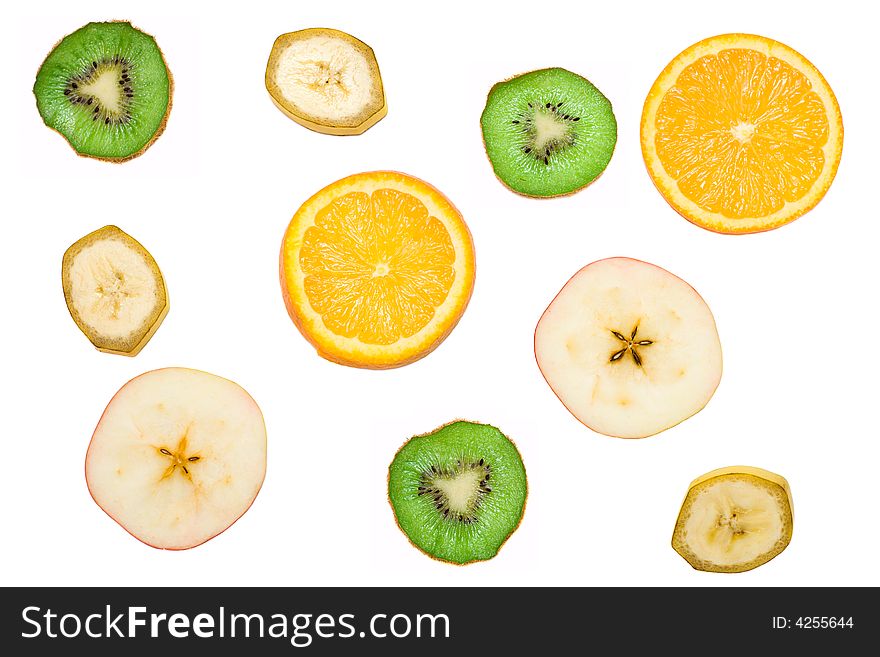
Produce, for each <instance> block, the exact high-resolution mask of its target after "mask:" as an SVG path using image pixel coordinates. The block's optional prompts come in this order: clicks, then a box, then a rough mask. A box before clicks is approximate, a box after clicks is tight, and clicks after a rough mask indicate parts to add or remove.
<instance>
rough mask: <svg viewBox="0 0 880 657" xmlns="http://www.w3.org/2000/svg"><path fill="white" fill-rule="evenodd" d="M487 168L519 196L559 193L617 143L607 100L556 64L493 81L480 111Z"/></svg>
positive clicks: (585, 179) (590, 174) (581, 180)
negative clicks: (552, 66) (500, 80)
mask: <svg viewBox="0 0 880 657" xmlns="http://www.w3.org/2000/svg"><path fill="white" fill-rule="evenodd" d="M480 123H481V125H482V128H483V142H484V143H485V146H486V154H487V155H488V156H489V161H490V162H491V163H492V168H493V169H494V170H495V175H496V176H498V178H499V179H500V180H501V182H503V183H504V184H505V185H507V186H508V187H509V188H510V189H512V190H513V191H515V192H518V193H519V194H524V195H526V196H540V197H546V196H561V195H563V194H570V193H572V192H576V191H578V190H579V189H581V188H583V187H586V186H587V185H589V184H590V183H591V182H593V181H594V180H595V179H596V178H598V177H599V174H601V173H602V172H603V171H604V170H605V167H607V166H608V162H609V161H610V160H611V154H612V153H613V152H614V145H615V144H616V143H617V120H616V119H615V118H614V112H613V111H612V110H611V102H610V101H609V100H608V99H607V98H606V97H605V96H603V95H602V92H601V91H599V90H598V89H597V88H596V87H595V86H593V84H592V83H591V82H590V81H589V80H586V79H584V78H582V77H581V76H579V75H576V74H574V73H572V72H570V71H566V70H565V69H564V68H547V69H542V70H540V71H532V72H531V73H525V74H523V75H519V76H517V77H515V78H512V79H510V80H506V81H504V82H499V83H498V84H496V85H495V86H494V87H492V89H491V91H489V98H488V99H487V100H486V108H485V109H484V110H483V115H482V117H480Z"/></svg>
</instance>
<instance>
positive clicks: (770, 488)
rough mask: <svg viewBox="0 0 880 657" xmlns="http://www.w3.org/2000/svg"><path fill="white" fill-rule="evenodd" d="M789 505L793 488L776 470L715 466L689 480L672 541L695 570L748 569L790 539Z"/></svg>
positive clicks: (790, 507)
mask: <svg viewBox="0 0 880 657" xmlns="http://www.w3.org/2000/svg"><path fill="white" fill-rule="evenodd" d="M792 509H793V505H792V500H791V489H790V488H789V486H788V482H787V481H786V480H785V479H784V478H783V477H781V476H779V475H778V474H774V473H772V472H768V471H767V470H762V469H761V468H754V467H750V466H742V465H740V466H732V467H728V468H721V469H719V470H713V471H712V472H708V473H706V474H704V475H703V476H702V477H699V478H698V479H696V480H694V481H693V482H692V483H691V485H690V488H689V489H688V493H687V496H686V497H685V500H684V503H683V504H682V506H681V511H680V512H679V514H678V520H677V521H676V523H675V531H674V532H673V534H672V547H673V549H675V551H676V552H678V553H679V554H680V555H681V556H682V557H683V558H684V559H685V560H686V561H687V562H688V563H689V564H690V565H691V566H693V567H694V568H695V569H696V570H703V571H707V572H713V573H741V572H745V571H747V570H752V569H753V568H757V567H758V566H761V565H763V564H765V563H767V562H768V561H770V560H771V559H772V558H773V557H775V556H777V555H778V554H779V553H780V552H782V551H783V550H784V549H785V548H786V547H787V546H788V544H789V542H791V536H792V530H793V527H794V514H793V511H792Z"/></svg>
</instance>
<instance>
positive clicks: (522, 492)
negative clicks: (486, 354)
mask: <svg viewBox="0 0 880 657" xmlns="http://www.w3.org/2000/svg"><path fill="white" fill-rule="evenodd" d="M526 495H527V482H526V472H525V468H524V467H523V462H522V458H521V457H520V454H519V451H517V449H516V446H515V445H514V444H513V443H512V442H511V441H510V440H509V439H508V438H507V437H506V436H505V435H504V434H502V433H501V432H500V431H499V430H498V429H496V428H495V427H492V426H489V425H485V424H475V423H472V422H464V421H457V422H452V423H451V424H447V425H445V426H443V427H440V428H439V429H437V430H436V431H433V432H431V433H429V434H425V435H422V436H416V437H415V438H412V439H410V440H409V441H408V442H407V443H406V444H405V445H404V446H403V447H401V448H400V450H399V451H398V452H397V455H396V456H395V457H394V461H393V462H392V463H391V467H390V468H389V475H388V498H389V500H390V502H391V507H392V509H393V510H394V514H395V516H396V518H397V524H398V525H399V526H400V528H401V529H402V530H403V532H404V533H405V534H406V535H407V537H408V538H409V539H410V541H411V542H412V543H413V545H415V546H416V547H417V548H419V549H420V550H422V551H423V552H425V553H426V554H427V555H428V556H431V557H433V558H435V559H439V560H441V561H448V562H451V563H456V564H465V563H470V562H473V561H484V560H486V559H491V558H492V557H494V556H495V555H496V554H497V553H498V550H499V549H500V548H501V546H502V545H503V544H504V542H505V541H506V540H507V539H508V537H509V536H510V535H511V534H512V533H513V532H514V530H515V529H516V528H517V527H518V526H519V523H520V520H521V519H522V516H523V512H524V510H525V503H526Z"/></svg>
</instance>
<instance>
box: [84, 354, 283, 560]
mask: <svg viewBox="0 0 880 657" xmlns="http://www.w3.org/2000/svg"><path fill="white" fill-rule="evenodd" d="M176 367H181V368H182V369H188V370H191V369H193V368H192V367H183V366H182V365H180V366H177V365H174V366H170V367H160V368H159V369H158V370H150V371H148V372H143V373H141V374H138V375H137V376H136V377H134V378H133V379H130V380H129V381H128V382H127V383H125V384H124V385H123V386H121V387H120V388H119V390H117V391H116V393H115V394H114V395H113V397H112V398H111V399H110V401H109V402H108V403H107V406H106V408H104V412H103V413H101V419H99V420H98V424H96V425H95V430H94V431H93V432H92V437H91V439H89V447H88V449H87V450H86V459H85V463H84V465H83V475H85V480H86V488H87V489H88V491H89V496H90V497H91V498H92V501H93V502H94V503H95V505H96V506H97V507H98V508H99V509H101V511H103V512H104V513H106V514H107V516H109V517H110V518H111V519H112V520H113V522H115V523H116V524H117V525H119V526H120V527H122V528H123V529H124V530H125V532H126V533H127V534H128V535H129V536H132V537H134V538H135V539H137V540H138V541H139V542H141V543H143V544H144V545H146V546H149V547H151V548H153V549H155V550H166V551H167V552H183V551H184V550H192V549H193V548H197V547H199V546H200V545H204V544H205V543H207V542H208V541H210V540H212V539H215V538H217V537H218V536H220V534H222V533H223V532H225V531H226V530H227V529H229V528H230V527H232V525H234V524H235V523H237V522H238V521H239V520H241V518H242V516H244V514H245V513H247V512H248V511H250V508H251V507H252V506H253V505H254V502H256V501H257V497H258V496H259V494H260V491H261V490H262V489H263V483H264V482H265V481H266V474H265V472H266V468H268V451H269V450H268V449H267V450H266V467H264V468H263V479H262V480H261V481H260V487H259V488H257V493H256V495H254V499H252V500H251V503H250V504H248V505H247V508H246V509H245V510H244V511H242V512H241V514H240V515H239V516H238V517H237V518H236V519H235V520H233V521H232V522H231V523H229V525H227V526H226V527H225V528H224V529H222V530H221V531H219V532H217V533H216V534H214V535H213V536H209V537H208V538H206V539H205V540H204V541H202V542H201V543H196V544H195V545H190V546H188V547H173V548H161V547H157V546H155V545H151V544H150V543H147V542H146V541H144V540H141V539H140V538H138V537H137V536H135V535H134V534H132V533H131V532H130V531H128V529H127V528H126V527H125V525H123V524H122V523H121V522H119V521H118V520H117V519H116V518H114V517H113V516H112V515H110V514H109V513H107V511H106V510H105V509H104V507H103V506H101V505H100V504H99V503H98V500H96V499H95V495H94V493H92V487H91V486H89V478H88V476H87V474H86V473H87V472H88V467H89V452H90V451H91V447H92V441H93V440H94V439H95V434H96V433H97V432H98V429H99V428H100V426H101V422H103V421H104V416H105V415H106V414H107V410H108V409H109V408H110V406H112V405H113V402H114V401H115V400H116V397H117V396H118V395H119V393H120V392H122V391H123V390H124V389H125V388H126V387H127V386H128V384H129V383H131V382H132V381H136V380H137V379H139V378H141V377H142V376H144V375H145V374H150V373H152V372H157V371H161V370H164V369H174V368H176ZM195 371H197V372H201V373H202V374H210V375H211V376H217V375H216V374H211V373H210V372H205V371H204V370H195ZM217 378H219V379H223V380H224V381H229V382H230V383H232V384H234V385H236V386H238V387H239V388H241V389H242V390H243V391H244V394H246V395H247V396H248V398H249V399H250V400H251V402H253V404H254V406H255V407H256V408H257V410H258V411H260V417H261V418H262V419H263V430H264V431H265V429H266V419H265V418H264V417H263V411H262V410H261V409H260V406H259V404H257V402H256V400H255V399H254V398H253V397H251V394H250V393H249V392H248V391H247V390H245V389H244V388H242V387H241V386H239V385H238V384H237V383H235V381H233V380H232V379H227V378H225V377H222V376H218V377H217ZM267 447H268V445H267Z"/></svg>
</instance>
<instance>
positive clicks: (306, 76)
mask: <svg viewBox="0 0 880 657" xmlns="http://www.w3.org/2000/svg"><path fill="white" fill-rule="evenodd" d="M266 89H267V90H268V91H269V95H270V96H271V97H272V100H273V101H274V102H275V104H276V105H277V106H278V108H279V109H280V110H281V111H282V112H284V113H285V114H287V116H289V117H290V118H291V119H293V120H294V121H296V122H297V123H299V124H300V125H304V126H305V127H307V128H310V129H312V130H315V131H316V132H322V133H324V134H329V135H359V134H361V133H362V132H364V131H365V130H367V128H370V127H371V126H373V125H375V124H376V122H377V121H379V120H380V119H381V118H382V117H384V116H385V115H386V114H387V113H388V106H387V104H386V103H385V91H384V89H383V87H382V76H381V75H380V74H379V64H378V63H377V62H376V56H375V55H374V54H373V50H372V49H371V48H370V47H369V46H368V45H367V44H365V43H363V42H362V41H359V40H358V39H355V38H354V37H353V36H351V35H350V34H346V33H345V32H340V31H339V30H331V29H326V28H312V29H308V30H300V31H298V32H290V33H288V34H282V35H281V36H280V37H278V38H277V39H275V44H274V45H273V46H272V52H271V54H270V55H269V63H268V65H267V66H266Z"/></svg>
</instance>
